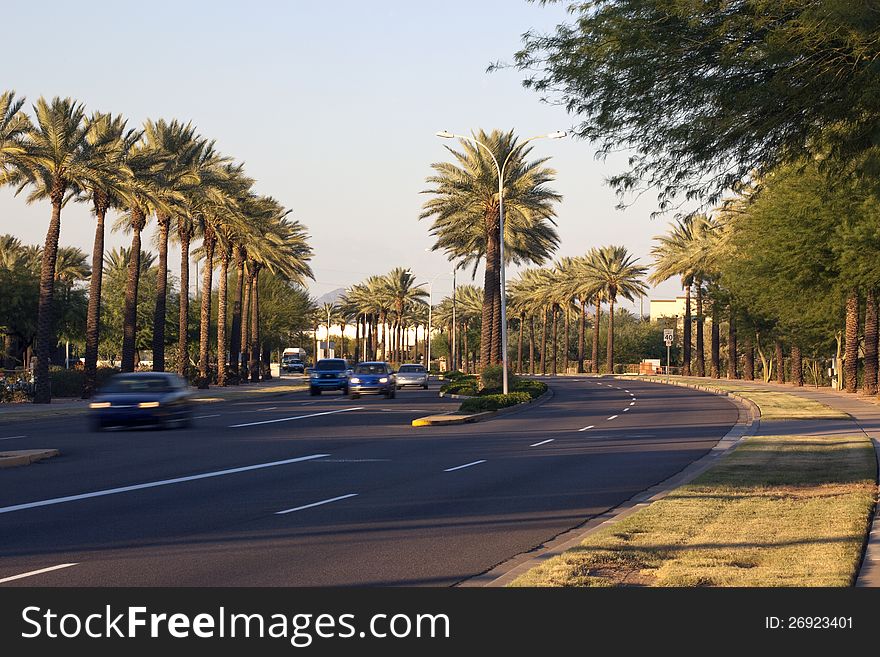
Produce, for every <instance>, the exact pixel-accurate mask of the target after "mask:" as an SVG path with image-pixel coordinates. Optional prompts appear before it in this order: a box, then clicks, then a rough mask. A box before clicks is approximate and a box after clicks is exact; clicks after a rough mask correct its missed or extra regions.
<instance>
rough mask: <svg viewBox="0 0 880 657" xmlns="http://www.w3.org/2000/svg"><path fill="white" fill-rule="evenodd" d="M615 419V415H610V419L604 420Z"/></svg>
mask: <svg viewBox="0 0 880 657" xmlns="http://www.w3.org/2000/svg"><path fill="white" fill-rule="evenodd" d="M616 417H617V416H616V415H612V416H611V417H609V418H606V420H613V419H615V418H616Z"/></svg>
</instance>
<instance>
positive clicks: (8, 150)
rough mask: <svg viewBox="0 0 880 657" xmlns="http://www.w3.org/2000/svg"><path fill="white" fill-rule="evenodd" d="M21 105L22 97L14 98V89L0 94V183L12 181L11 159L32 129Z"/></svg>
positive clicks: (13, 171) (18, 151)
mask: <svg viewBox="0 0 880 657" xmlns="http://www.w3.org/2000/svg"><path fill="white" fill-rule="evenodd" d="M23 106H24V98H16V97H15V92H14V91H4V92H3V93H2V94H0V185H5V184H7V183H11V182H14V179H13V176H14V174H15V173H16V167H15V166H14V165H13V160H14V158H15V157H16V156H17V155H20V154H21V153H22V152H23V146H22V142H23V141H24V139H25V137H26V136H27V134H28V133H29V132H30V131H31V129H32V125H31V122H30V119H28V117H27V114H25V113H24V112H23V111H22V107H23Z"/></svg>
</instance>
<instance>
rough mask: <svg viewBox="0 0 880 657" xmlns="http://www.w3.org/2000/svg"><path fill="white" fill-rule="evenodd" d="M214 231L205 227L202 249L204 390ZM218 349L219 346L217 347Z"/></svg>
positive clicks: (207, 368)
mask: <svg viewBox="0 0 880 657" xmlns="http://www.w3.org/2000/svg"><path fill="white" fill-rule="evenodd" d="M215 240H216V238H215V236H214V230H213V229H212V228H211V226H210V224H208V225H206V226H205V236H204V239H203V240H202V248H203V249H204V251H205V267H204V269H203V270H202V307H201V312H200V315H199V380H198V387H199V389H200V390H204V389H206V388H207V387H208V384H209V383H210V380H211V371H210V365H211V364H210V355H211V349H210V340H211V285H212V279H213V276H214V245H215ZM218 348H219V346H218Z"/></svg>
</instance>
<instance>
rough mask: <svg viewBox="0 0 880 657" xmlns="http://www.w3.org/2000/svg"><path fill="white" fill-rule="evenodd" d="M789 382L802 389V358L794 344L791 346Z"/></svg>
mask: <svg viewBox="0 0 880 657" xmlns="http://www.w3.org/2000/svg"><path fill="white" fill-rule="evenodd" d="M791 382H792V383H793V384H795V385H796V386H798V387H799V388H803V387H804V366H803V357H802V356H801V348H800V347H799V346H798V345H796V344H793V345H791Z"/></svg>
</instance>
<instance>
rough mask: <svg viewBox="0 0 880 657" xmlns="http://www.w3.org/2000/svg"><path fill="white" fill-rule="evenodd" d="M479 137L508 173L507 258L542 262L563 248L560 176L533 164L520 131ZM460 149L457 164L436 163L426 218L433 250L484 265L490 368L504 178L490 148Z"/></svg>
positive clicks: (497, 331) (495, 342)
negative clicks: (557, 206) (558, 226)
mask: <svg viewBox="0 0 880 657" xmlns="http://www.w3.org/2000/svg"><path fill="white" fill-rule="evenodd" d="M473 136H474V139H475V140H477V141H478V142H480V143H482V144H484V145H485V147H486V148H487V149H488V150H489V151H490V152H491V153H492V155H493V156H494V157H495V159H496V160H497V161H498V162H499V163H500V162H506V163H507V164H506V166H505V167H504V172H505V180H504V181H503V187H504V215H505V217H504V219H505V222H504V245H505V257H506V258H507V259H509V260H510V261H512V262H514V263H517V264H522V263H534V264H541V263H543V262H544V261H545V260H546V259H547V258H548V257H549V255H550V254H551V253H552V252H553V251H554V250H555V249H556V246H557V244H558V242H559V237H558V235H557V233H556V230H555V228H554V224H553V217H554V216H555V211H554V208H553V204H554V203H556V202H558V201H561V200H562V197H561V196H560V195H559V194H557V193H556V192H554V191H553V190H552V189H550V188H549V187H547V184H548V183H550V182H551V181H552V180H553V178H554V176H555V173H556V172H555V171H554V170H553V169H550V168H548V167H545V166H544V164H545V163H546V162H547V160H548V159H549V158H542V159H538V160H533V161H528V160H527V157H528V155H529V153H530V152H531V147H529V146H528V145H527V144H526V143H525V142H520V141H519V140H518V139H517V137H516V136H515V135H514V133H513V131H509V132H502V131H500V130H493V131H492V132H491V133H488V134H487V133H486V132H485V131H483V130H480V131H478V132H475V133H474V135H473ZM460 144H461V149H462V150H460V151H458V150H455V149H453V148H449V147H447V150H448V151H449V152H450V153H451V154H452V156H453V157H454V158H455V160H456V161H457V164H453V163H450V162H438V163H434V164H432V165H431V166H432V168H433V169H434V171H435V172H436V173H435V174H434V175H432V176H429V177H428V178H427V182H428V183H430V184H432V185H433V187H431V188H429V189H426V190H424V192H423V193H426V194H432V195H434V198H431V199H429V200H428V201H427V202H425V204H424V206H423V208H424V209H423V212H422V214H421V216H420V218H427V217H433V219H434V223H433V224H432V226H431V234H432V235H434V236H435V238H436V242H435V244H434V246H433V249H434V250H438V249H442V250H443V251H445V252H446V254H447V256H448V257H449V259H450V260H461V262H462V266H468V265H473V267H474V271H476V267H477V265H478V264H479V262H480V261H481V260H485V265H486V267H485V277H484V286H483V294H484V298H483V307H482V327H481V332H482V334H481V339H480V355H481V362H482V365H483V367H486V366H488V365H489V364H490V363H498V362H500V360H501V286H500V267H501V259H500V258H501V254H500V248H499V247H500V239H499V238H500V236H499V228H500V226H499V198H498V173H497V169H496V167H495V163H494V162H493V161H492V158H491V157H490V156H489V155H488V154H487V153H486V152H484V149H483V148H482V147H481V146H478V145H477V144H474V143H472V142H470V141H468V140H464V139H463V140H461V141H460Z"/></svg>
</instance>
